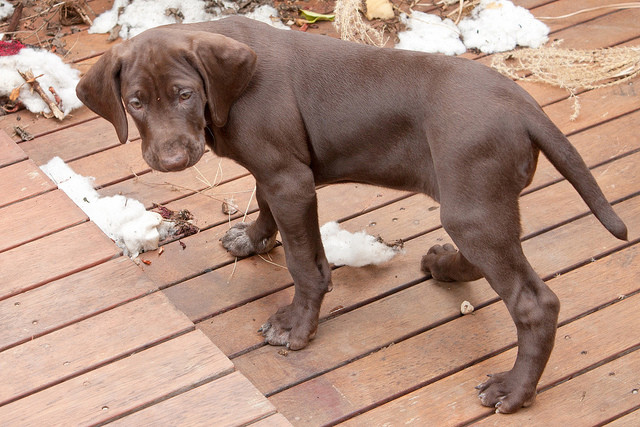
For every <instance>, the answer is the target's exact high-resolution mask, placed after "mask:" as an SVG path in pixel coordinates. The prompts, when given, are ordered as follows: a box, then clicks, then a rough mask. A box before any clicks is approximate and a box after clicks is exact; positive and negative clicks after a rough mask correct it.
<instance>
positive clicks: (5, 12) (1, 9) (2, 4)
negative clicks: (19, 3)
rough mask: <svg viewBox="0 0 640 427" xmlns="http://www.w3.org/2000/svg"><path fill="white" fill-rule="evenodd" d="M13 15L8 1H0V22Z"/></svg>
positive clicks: (11, 6)
mask: <svg viewBox="0 0 640 427" xmlns="http://www.w3.org/2000/svg"><path fill="white" fill-rule="evenodd" d="M11 15H13V5H12V4H11V3H9V2H8V1H0V21H3V20H5V19H7V18H8V17H10V16H11Z"/></svg>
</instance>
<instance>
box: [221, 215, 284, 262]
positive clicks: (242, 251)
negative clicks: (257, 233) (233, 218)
mask: <svg viewBox="0 0 640 427" xmlns="http://www.w3.org/2000/svg"><path fill="white" fill-rule="evenodd" d="M252 225H253V223H251V224H249V223H246V222H240V223H238V224H235V225H234V226H233V227H231V228H230V229H229V230H227V232H226V233H225V235H224V236H222V239H220V241H221V242H222V246H223V247H224V248H225V249H226V250H227V251H229V252H230V253H231V255H233V256H237V257H247V256H250V255H254V254H263V253H266V252H269V251H270V250H271V249H273V247H274V246H275V245H276V235H275V234H274V235H273V236H269V237H264V238H262V239H258V241H255V242H254V241H253V240H252V239H251V237H250V236H249V233H248V230H249V227H251V226H252Z"/></svg>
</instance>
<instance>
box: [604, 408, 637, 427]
mask: <svg viewBox="0 0 640 427" xmlns="http://www.w3.org/2000/svg"><path fill="white" fill-rule="evenodd" d="M607 425H608V426H609V427H628V426H637V425H640V407H638V408H635V410H634V411H633V412H631V413H629V414H627V415H625V416H623V417H620V418H618V419H617V420H615V421H612V422H610V423H608V424H607Z"/></svg>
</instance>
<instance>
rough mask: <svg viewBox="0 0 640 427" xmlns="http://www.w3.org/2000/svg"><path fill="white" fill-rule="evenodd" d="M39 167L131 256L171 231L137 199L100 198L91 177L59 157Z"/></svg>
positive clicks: (150, 247)
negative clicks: (80, 172)
mask: <svg viewBox="0 0 640 427" xmlns="http://www.w3.org/2000/svg"><path fill="white" fill-rule="evenodd" d="M41 169H42V171H43V172H44V173H45V174H46V175H47V176H48V177H49V178H51V180H53V182H54V183H55V184H56V185H57V186H58V188H59V189H61V190H62V191H64V192H65V193H66V194H67V196H69V198H70V199H71V200H73V201H74V202H75V204H76V205H78V206H79V207H80V208H81V209H82V210H83V211H84V212H85V213H86V214H87V216H88V217H89V219H90V220H91V221H93V222H94V223H95V224H96V225H97V226H98V227H100V229H101V230H102V231H103V232H104V233H105V234H106V235H107V236H109V238H111V239H112V240H113V241H114V242H115V243H116V245H118V247H120V248H121V249H122V251H123V252H124V254H125V255H127V256H129V257H131V258H135V257H137V256H138V255H139V254H140V253H141V252H145V251H150V250H154V249H157V248H158V243H159V242H160V241H161V240H163V239H165V238H166V237H167V236H169V235H170V234H172V233H173V223H172V222H170V221H165V220H163V219H162V216H160V214H158V213H156V212H149V211H147V210H146V209H145V208H144V205H143V204H142V203H140V202H139V201H138V200H135V199H130V198H127V197H124V196H120V195H117V196H111V197H101V196H100V195H99V194H98V192H97V191H96V190H95V189H94V188H93V182H94V178H92V177H85V176H82V175H78V174H77V173H75V172H74V171H73V170H72V169H71V168H70V167H69V165H67V164H66V163H65V162H64V161H63V160H62V159H61V158H60V157H54V158H53V159H51V160H50V161H49V162H48V163H47V164H46V165H43V166H41Z"/></svg>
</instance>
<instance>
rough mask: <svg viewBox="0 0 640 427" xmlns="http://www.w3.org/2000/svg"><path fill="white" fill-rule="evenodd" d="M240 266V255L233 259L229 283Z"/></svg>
mask: <svg viewBox="0 0 640 427" xmlns="http://www.w3.org/2000/svg"><path fill="white" fill-rule="evenodd" d="M237 266H238V257H236V259H235V260H234V261H233V270H231V274H230V275H229V278H228V279H227V285H228V284H229V283H231V279H233V275H234V274H236V267H237Z"/></svg>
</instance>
